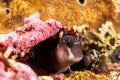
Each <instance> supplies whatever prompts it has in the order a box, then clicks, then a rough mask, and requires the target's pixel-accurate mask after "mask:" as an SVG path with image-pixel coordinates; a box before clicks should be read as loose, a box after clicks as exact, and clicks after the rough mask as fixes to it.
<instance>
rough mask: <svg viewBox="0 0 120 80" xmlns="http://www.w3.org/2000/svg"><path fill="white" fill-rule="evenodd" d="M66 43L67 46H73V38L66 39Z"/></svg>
mask: <svg viewBox="0 0 120 80" xmlns="http://www.w3.org/2000/svg"><path fill="white" fill-rule="evenodd" d="M65 44H66V46H67V47H69V48H70V47H72V46H73V41H72V39H70V38H68V39H67V40H66V41H65Z"/></svg>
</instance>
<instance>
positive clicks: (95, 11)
mask: <svg viewBox="0 0 120 80" xmlns="http://www.w3.org/2000/svg"><path fill="white" fill-rule="evenodd" d="M115 1H116V0H72V1H71V0H60V1H58V0H19V1H18V0H2V1H0V16H1V18H0V33H7V32H9V31H11V30H14V28H15V27H18V26H21V25H23V19H24V18H25V17H27V16H29V15H31V14H33V13H34V12H36V11H38V12H40V15H41V19H43V20H46V19H48V18H54V19H57V20H59V21H61V22H62V24H64V26H69V27H71V26H72V25H77V26H79V25H81V24H88V25H90V26H91V27H93V28H95V29H97V28H98V27H99V26H100V25H101V24H102V23H103V22H105V21H106V20H115V19H116V18H117V15H118V12H119V7H118V6H116V4H117V3H115Z"/></svg>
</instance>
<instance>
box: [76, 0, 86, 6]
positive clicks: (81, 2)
mask: <svg viewBox="0 0 120 80" xmlns="http://www.w3.org/2000/svg"><path fill="white" fill-rule="evenodd" d="M78 3H79V4H80V5H84V4H85V3H86V1H85V0H78Z"/></svg>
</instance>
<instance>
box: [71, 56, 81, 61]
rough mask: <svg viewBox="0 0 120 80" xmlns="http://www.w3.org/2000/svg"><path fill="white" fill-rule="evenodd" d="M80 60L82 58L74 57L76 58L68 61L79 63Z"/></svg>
mask: <svg viewBox="0 0 120 80" xmlns="http://www.w3.org/2000/svg"><path fill="white" fill-rule="evenodd" d="M82 59H83V57H76V58H73V59H71V60H70V61H73V62H79V61H80V60H82Z"/></svg>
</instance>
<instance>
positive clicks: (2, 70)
mask: <svg viewBox="0 0 120 80" xmlns="http://www.w3.org/2000/svg"><path fill="white" fill-rule="evenodd" d="M0 80H40V79H38V77H37V75H36V74H35V72H34V71H33V70H32V69H31V68H30V67H29V66H27V65H26V64H23V63H20V62H16V61H13V60H8V59H5V58H2V57H1V56H0Z"/></svg>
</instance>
